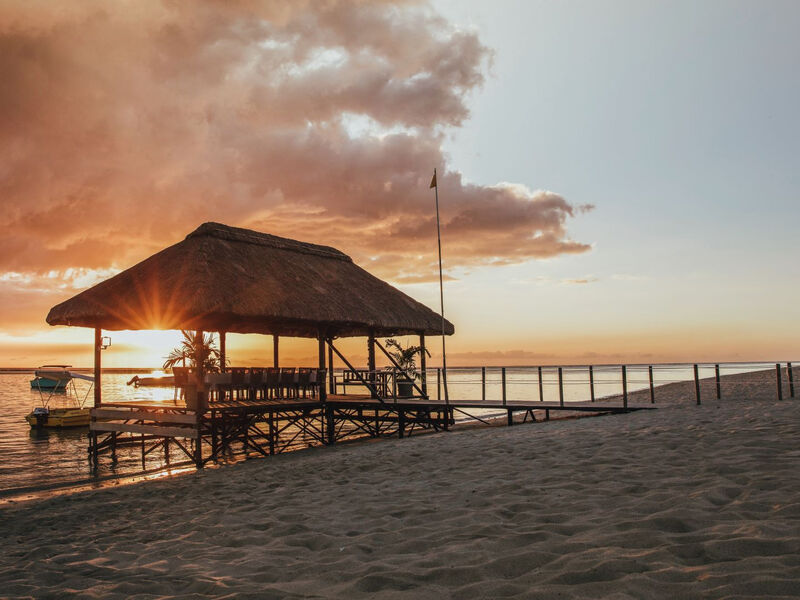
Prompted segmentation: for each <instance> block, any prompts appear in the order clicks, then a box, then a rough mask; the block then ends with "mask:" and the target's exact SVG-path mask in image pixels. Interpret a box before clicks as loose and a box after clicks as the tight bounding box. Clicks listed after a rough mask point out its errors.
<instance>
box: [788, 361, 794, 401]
mask: <svg viewBox="0 0 800 600" xmlns="http://www.w3.org/2000/svg"><path fill="white" fill-rule="evenodd" d="M786 377H787V378H788V379H789V396H790V397H791V398H794V373H792V363H786Z"/></svg>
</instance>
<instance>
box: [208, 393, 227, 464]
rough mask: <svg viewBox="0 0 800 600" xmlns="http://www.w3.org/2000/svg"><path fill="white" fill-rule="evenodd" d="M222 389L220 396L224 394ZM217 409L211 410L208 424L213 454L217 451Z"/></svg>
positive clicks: (222, 396)
mask: <svg viewBox="0 0 800 600" xmlns="http://www.w3.org/2000/svg"><path fill="white" fill-rule="evenodd" d="M224 393H225V392H223V391H222V390H220V392H219V395H220V398H224V395H223V394H224ZM216 417H217V411H215V410H212V411H211V420H210V421H209V426H210V428H211V455H212V456H214V455H216V453H217V450H218V446H219V440H218V439H217V418H216Z"/></svg>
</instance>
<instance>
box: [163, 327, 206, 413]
mask: <svg viewBox="0 0 800 600" xmlns="http://www.w3.org/2000/svg"><path fill="white" fill-rule="evenodd" d="M181 333H182V334H183V340H182V341H181V343H180V345H179V346H178V347H177V348H173V349H172V351H171V352H170V353H169V354H168V355H167V357H166V359H165V360H164V365H163V368H164V369H171V368H173V367H177V366H178V365H181V366H184V367H185V366H186V363H187V362H188V363H189V366H190V367H192V368H193V369H197V367H198V365H200V369H201V372H202V373H217V372H219V370H220V354H219V350H218V349H217V348H216V346H215V344H216V340H215V339H214V334H213V333H209V334H204V335H203V339H201V340H197V339H196V338H195V333H194V332H193V331H186V330H185V329H182V330H181ZM185 392H186V393H185V396H186V407H187V408H188V409H189V410H201V411H203V410H205V409H206V408H207V403H206V395H205V392H203V393H202V394H201V393H200V390H198V386H197V382H196V381H190V382H189V385H187V386H186V389H185Z"/></svg>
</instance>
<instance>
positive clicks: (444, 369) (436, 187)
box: [432, 168, 450, 429]
mask: <svg viewBox="0 0 800 600" xmlns="http://www.w3.org/2000/svg"><path fill="white" fill-rule="evenodd" d="M432 183H433V189H434V191H435V193H436V241H437V243H438V245H439V302H440V305H441V313H442V383H443V384H444V404H445V407H446V415H445V429H447V428H448V422H449V420H450V394H449V392H448V390H447V352H446V350H445V320H444V281H443V277H442V232H441V227H440V225H439V182H438V180H437V179H436V169H435V168H434V169H433V181H432Z"/></svg>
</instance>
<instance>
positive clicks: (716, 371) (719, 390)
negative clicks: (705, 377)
mask: <svg viewBox="0 0 800 600" xmlns="http://www.w3.org/2000/svg"><path fill="white" fill-rule="evenodd" d="M714 379H715V380H716V382H717V400H719V399H720V398H722V386H721V385H720V380H719V365H714Z"/></svg>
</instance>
